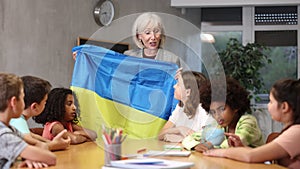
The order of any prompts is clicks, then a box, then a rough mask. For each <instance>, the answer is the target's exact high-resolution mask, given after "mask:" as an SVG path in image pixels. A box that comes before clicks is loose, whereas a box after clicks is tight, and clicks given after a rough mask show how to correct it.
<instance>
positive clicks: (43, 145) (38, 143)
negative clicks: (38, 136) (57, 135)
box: [35, 141, 49, 150]
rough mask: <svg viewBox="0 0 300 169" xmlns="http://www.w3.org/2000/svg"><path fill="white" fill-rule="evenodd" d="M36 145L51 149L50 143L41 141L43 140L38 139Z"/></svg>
mask: <svg viewBox="0 0 300 169" xmlns="http://www.w3.org/2000/svg"><path fill="white" fill-rule="evenodd" d="M35 146H37V147H39V148H42V149H45V150H49V147H48V144H47V143H44V142H41V141H37V143H36V144H35Z"/></svg>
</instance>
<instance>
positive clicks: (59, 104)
mask: <svg viewBox="0 0 300 169" xmlns="http://www.w3.org/2000/svg"><path fill="white" fill-rule="evenodd" d="M77 103H78V102H77V99H76V96H75V93H73V92H72V90H71V89H66V88H55V89H52V90H51V91H50V93H49V95H48V101H47V103H46V107H45V109H44V111H43V112H42V113H41V114H40V115H38V116H35V117H33V119H34V120H35V121H36V122H37V123H42V124H43V125H44V131H43V137H45V138H47V139H49V140H52V139H53V138H54V137H55V136H56V135H57V134H58V133H60V132H61V131H63V130H64V129H67V133H66V136H68V137H70V138H71V144H79V143H83V142H86V141H93V140H95V139H96V137H97V135H96V133H95V132H94V131H91V130H88V129H84V128H82V127H80V126H78V125H77V123H78V117H77V115H78V112H79V108H78V105H77Z"/></svg>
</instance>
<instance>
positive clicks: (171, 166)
mask: <svg viewBox="0 0 300 169" xmlns="http://www.w3.org/2000/svg"><path fill="white" fill-rule="evenodd" d="M192 166H194V163H193V162H182V161H175V160H165V159H156V158H138V159H129V160H117V161H111V166H110V167H106V166H104V167H103V169H108V168H129V169H141V168H142V169H152V168H156V169H160V168H161V169H183V168H190V167H192Z"/></svg>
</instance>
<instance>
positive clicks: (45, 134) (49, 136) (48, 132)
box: [43, 121, 73, 140]
mask: <svg viewBox="0 0 300 169" xmlns="http://www.w3.org/2000/svg"><path fill="white" fill-rule="evenodd" d="M54 124H61V122H59V121H53V122H47V123H46V124H45V125H44V130H43V137H44V138H46V139H49V140H52V139H53V138H54V136H53V134H52V133H51V131H52V127H53V126H54ZM66 129H67V131H69V132H73V127H72V123H71V122H68V123H67V128H66Z"/></svg>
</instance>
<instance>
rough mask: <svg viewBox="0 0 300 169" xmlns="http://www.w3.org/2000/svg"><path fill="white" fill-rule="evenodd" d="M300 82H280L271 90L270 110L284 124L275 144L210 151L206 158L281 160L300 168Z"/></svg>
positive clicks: (285, 164) (260, 160)
mask: <svg viewBox="0 0 300 169" xmlns="http://www.w3.org/2000/svg"><path fill="white" fill-rule="evenodd" d="M299 105H300V80H299V79H298V80H292V79H283V80H279V81H277V82H276V83H275V84H274V85H273V86H272V88H271V91H270V102H269V104H268V111H269V112H270V114H271V117H272V119H273V120H276V121H279V122H282V123H283V124H284V128H283V130H282V131H281V134H280V135H279V136H278V137H277V138H275V139H274V140H273V141H272V142H270V143H267V144H265V145H263V146H260V147H257V148H254V149H249V148H245V147H238V148H229V149H227V150H209V151H207V152H205V153H204V154H205V155H209V156H219V157H227V158H231V159H235V160H238V161H244V162H252V163H257V162H264V161H268V160H277V159H278V163H279V164H280V165H283V166H285V167H288V168H295V169H296V168H300V158H299V157H300V147H299V139H300V108H299Z"/></svg>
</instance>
